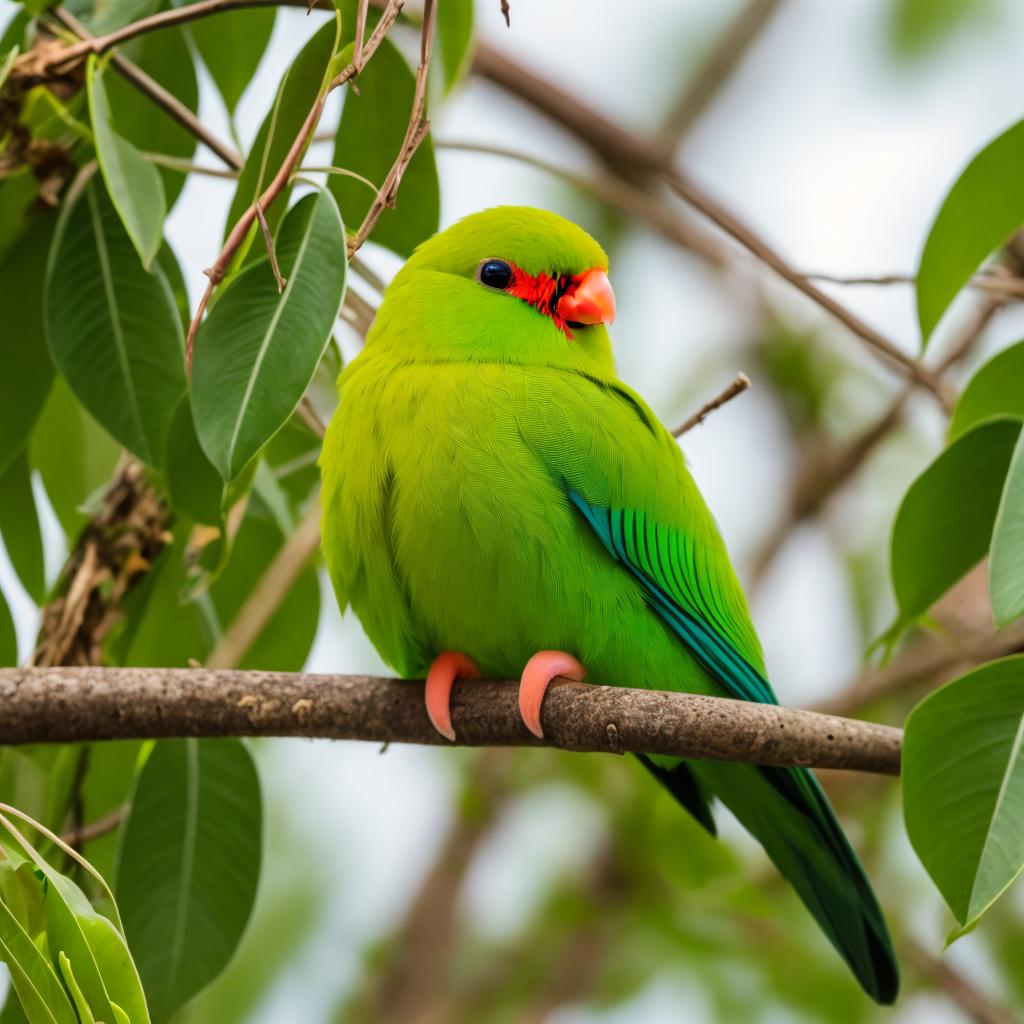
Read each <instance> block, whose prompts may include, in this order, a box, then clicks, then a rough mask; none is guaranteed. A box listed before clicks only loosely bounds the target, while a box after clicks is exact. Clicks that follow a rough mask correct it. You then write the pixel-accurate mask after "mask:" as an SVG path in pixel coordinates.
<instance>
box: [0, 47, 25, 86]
mask: <svg viewBox="0 0 1024 1024" xmlns="http://www.w3.org/2000/svg"><path fill="white" fill-rule="evenodd" d="M20 52H21V48H20V47H18V46H15V47H12V48H11V49H10V50H9V51H8V52H7V53H6V54H4V56H3V57H0V86H3V84H4V82H6V81H7V76H8V75H9V74H10V73H11V68H12V67H14V62H15V61H16V60H17V59H18V54H19V53H20Z"/></svg>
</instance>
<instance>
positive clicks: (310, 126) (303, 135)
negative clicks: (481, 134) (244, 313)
mask: <svg viewBox="0 0 1024 1024" xmlns="http://www.w3.org/2000/svg"><path fill="white" fill-rule="evenodd" d="M402 5H403V0H389V3H388V5H387V7H386V8H385V9H384V12H383V13H382V14H381V16H380V21H378V22H377V26H376V28H374V30H373V32H372V34H371V35H370V38H369V39H368V40H367V42H366V46H365V48H364V51H363V63H364V64H365V63H366V61H368V60H369V59H370V58H371V57H372V56H373V54H374V53H376V52H377V48H378V47H379V46H380V44H381V43H382V42H383V41H384V37H385V36H386V35H387V33H388V30H389V29H390V28H391V26H392V25H393V24H394V22H395V19H396V18H397V17H398V13H399V11H401V9H402ZM359 70H360V69H359V68H358V67H356V65H355V63H354V62H352V63H350V64H349V65H348V66H347V67H345V68H344V69H343V70H342V71H341V72H339V73H338V74H337V75H335V77H334V78H333V79H331V81H330V82H328V84H327V87H326V88H325V89H323V90H322V91H321V92H320V94H319V95H318V96H317V98H316V101H315V102H314V104H313V106H312V107H311V108H310V111H309V113H308V114H307V115H306V119H305V120H304V121H303V123H302V127H301V128H300V129H299V131H298V134H297V135H296V136H295V139H294V141H293V142H292V144H291V147H290V148H289V150H288V152H287V154H286V155H285V158H284V160H282V161H281V166H280V167H279V168H278V169H277V173H276V174H275V175H274V177H273V178H272V179H271V182H270V184H269V185H267V187H266V188H265V189H264V190H263V192H262V194H260V195H259V196H257V197H256V199H254V200H253V201H252V203H250V204H249V206H248V207H247V208H246V210H245V212H244V213H243V214H242V215H241V217H239V218H238V220H237V221H236V222H235V225H234V227H232V229H231V231H230V232H229V233H228V237H227V240H226V241H225V242H224V246H223V248H222V249H221V251H220V255H219V256H218V257H217V259H216V260H215V261H214V263H213V266H211V267H210V268H209V269H208V270H207V271H206V276H207V278H208V280H207V284H206V288H205V289H204V291H203V295H202V298H201V299H200V300H199V306H198V308H197V309H196V312H195V315H194V316H193V317H192V322H191V323H190V324H189V328H188V339H187V342H186V346H185V362H186V365H187V366H189V367H191V364H192V348H193V346H194V344H195V338H196V332H197V331H198V330H199V324H200V321H201V320H202V317H203V313H204V312H205V310H206V307H207V305H208V304H209V301H210V298H211V296H212V295H213V290H214V288H216V287H217V285H218V284H220V282H221V281H222V280H223V278H224V275H225V273H226V272H227V269H228V267H229V266H230V265H231V261H232V259H233V258H234V256H235V253H236V252H238V249H239V247H240V246H241V245H242V243H243V242H244V241H245V238H246V236H247V235H248V234H249V229H250V228H251V227H252V225H253V224H254V223H255V221H256V217H257V210H258V209H261V208H262V209H263V210H267V209H269V207H270V205H271V204H272V203H273V202H274V200H275V199H276V198H277V197H278V196H279V195H280V194H281V192H282V191H283V190H284V188H285V186H286V185H287V184H288V182H289V180H290V179H291V176H292V174H293V173H294V172H295V170H296V168H297V167H298V166H299V162H300V161H301V159H302V154H303V153H304V152H305V151H306V147H307V145H308V144H309V141H310V140H311V139H312V138H313V135H314V133H315V132H316V127H317V125H318V124H319V122H320V115H321V114H322V113H323V109H324V103H325V102H326V100H327V96H328V95H329V94H330V93H331V92H333V91H334V90H335V89H337V88H339V87H340V86H342V85H344V84H345V83H346V82H348V81H350V80H351V79H352V78H353V77H355V75H356V74H357V73H358V72H359Z"/></svg>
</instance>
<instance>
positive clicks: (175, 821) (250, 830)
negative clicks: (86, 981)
mask: <svg viewBox="0 0 1024 1024" xmlns="http://www.w3.org/2000/svg"><path fill="white" fill-rule="evenodd" d="M261 832H262V810H261V805H260V787H259V779H258V777H257V775H256V768H255V765H254V764H253V762H252V757H251V756H250V754H249V751H248V750H247V749H246V747H245V745H244V744H243V743H242V742H241V741H240V740H235V739H224V740H196V739H186V740H164V741H162V742H160V743H158V744H157V745H156V747H155V748H154V749H153V752H152V753H151V754H150V756H149V758H148V759H147V761H146V764H145V765H144V767H143V769H142V772H141V774H140V776H139V780H138V785H137V787H136V789H135V794H134V797H133V799H132V809H131V813H130V814H129V816H128V820H127V822H126V823H125V826H124V830H123V833H122V841H121V847H120V853H119V858H118V873H117V894H118V899H119V900H120V902H121V909H122V913H123V915H124V922H125V930H126V934H127V935H128V941H129V944H130V946H131V949H132V951H133V953H134V954H135V957H136V960H137V962H138V965H139V971H140V973H141V975H142V977H143V978H144V979H145V987H146V992H147V993H148V995H149V1001H150V1006H151V1012H152V1015H153V1020H154V1021H155V1022H156V1024H161V1022H163V1021H167V1020H169V1019H170V1018H171V1017H172V1016H173V1015H174V1014H175V1013H176V1012H177V1010H178V1009H180V1007H181V1006H183V1005H184V1004H185V1003H186V1002H188V1000H189V999H191V998H192V996H194V995H195V994H196V993H197V992H198V991H199V990H200V989H202V988H203V987H205V986H206V985H208V984H209V983H210V981H212V980H213V978H215V977H216V976H217V975H218V974H219V973H220V972H221V971H222V970H223V969H224V967H225V966H226V965H227V963H228V961H229V960H230V959H231V956H232V954H233V953H234V951H235V948H236V947H237V945H238V942H239V940H240V939H241V936H242V932H243V931H244V929H245V926H246V922H247V921H248V920H249V914H250V912H251V910H252V905H253V900H254V899H255V896H256V884H257V881H258V879H259V870H260V851H261V842H262V838H261Z"/></svg>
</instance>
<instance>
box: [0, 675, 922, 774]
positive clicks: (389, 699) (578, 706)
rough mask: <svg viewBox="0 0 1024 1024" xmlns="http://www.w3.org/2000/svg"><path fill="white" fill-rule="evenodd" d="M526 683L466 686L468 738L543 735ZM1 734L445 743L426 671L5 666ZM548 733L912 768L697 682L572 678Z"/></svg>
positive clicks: (565, 745) (70, 739)
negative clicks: (523, 704)
mask: <svg viewBox="0 0 1024 1024" xmlns="http://www.w3.org/2000/svg"><path fill="white" fill-rule="evenodd" d="M517 694H518V684H517V683H513V682H477V681H474V682H471V683H465V684H457V685H456V687H455V690H454V695H453V700H452V720H453V722H454V724H455V731H456V733H457V735H458V737H459V740H458V742H459V743H461V744H464V745H467V746H537V745H540V743H539V741H538V740H536V739H535V738H534V737H533V736H532V735H531V733H530V732H529V731H528V730H527V728H526V726H525V725H523V723H522V721H521V719H520V717H519V713H518V710H517V708H518V703H517ZM0 708H2V712H0V744H21V743H74V742H80V741H88V740H111V739H129V738H136V739H160V738H165V737H170V736H305V737H308V738H313V737H319V738H324V739H350V740H371V741H374V742H378V743H381V742H384V743H443V742H445V741H444V740H443V739H442V738H441V736H440V735H439V734H438V733H437V732H436V731H435V730H434V728H433V726H431V724H430V721H429V719H428V718H427V713H426V709H425V707H424V702H423V684H422V682H412V681H405V680H398V679H379V678H374V677H371V676H311V675H302V674H292V673H282V672H239V671H227V670H222V671H217V670H212V669H199V668H196V669H164V668H97V667H87V668H75V669H63V668H53V669H39V668H24V669H0ZM543 722H544V728H545V731H546V733H547V738H546V740H545V741H544V744H543V745H546V746H551V747H561V748H562V749H564V750H576V751H605V752H609V753H616V754H618V753H623V752H637V753H648V754H669V755H676V756H679V757H695V758H712V759H717V760H731V761H746V762H751V763H755V764H768V765H807V766H810V767H821V768H848V769H852V770H857V771H867V772H880V773H883V774H888V775H894V774H898V772H899V761H900V748H901V744H902V733H901V731H900V730H899V729H893V728H890V727H889V726H883V725H875V724H872V723H870V722H860V721H854V720H852V719H845V718H836V717H833V716H829V715H819V714H816V713H815V712H812V711H798V710H795V709H793V708H781V707H777V706H775V705H765V704H753V703H748V702H746V701H737V700H727V699H725V698H722V697H704V696H700V695H697V694H688V693H664V692H660V691H657V690H633V689H626V688H623V687H618V686H591V685H588V684H585V683H571V682H568V681H564V682H560V683H558V684H557V685H555V686H552V688H551V690H550V691H549V693H548V696H547V698H546V699H545V703H544V716H543Z"/></svg>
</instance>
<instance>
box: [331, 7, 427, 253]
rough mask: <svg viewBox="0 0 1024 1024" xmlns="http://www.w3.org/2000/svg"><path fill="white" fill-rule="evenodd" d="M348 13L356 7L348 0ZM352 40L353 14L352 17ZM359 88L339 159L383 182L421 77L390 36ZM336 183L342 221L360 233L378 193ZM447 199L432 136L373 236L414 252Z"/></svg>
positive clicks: (346, 118) (349, 96)
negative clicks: (443, 198)
mask: <svg viewBox="0 0 1024 1024" xmlns="http://www.w3.org/2000/svg"><path fill="white" fill-rule="evenodd" d="M343 9H344V10H345V11H347V12H349V11H351V10H354V5H352V4H345V5H344V7H343ZM344 24H345V32H346V35H345V40H346V41H350V40H351V32H349V29H350V28H351V26H353V25H354V24H355V19H354V16H348V18H347V20H346V21H345V23H344ZM358 85H359V92H358V94H357V93H356V92H355V91H354V90H353V89H352V88H351V87H349V88H348V90H347V92H346V95H345V106H344V109H343V110H342V112H341V123H340V124H339V125H338V133H337V135H336V136H335V143H334V156H333V158H332V161H331V162H332V163H333V164H334V165H335V166H338V167H345V168H347V169H348V170H350V171H355V172H356V173H357V174H361V175H362V176H363V177H364V178H368V179H369V180H370V181H372V182H373V184H374V185H376V186H377V187H378V188H380V186H381V185H382V184H383V182H384V179H385V178H386V177H387V174H388V171H390V170H391V165H392V164H393V163H394V162H395V158H396V157H397V156H398V153H399V150H400V149H401V148H402V142H403V140H404V138H405V130H406V127H407V125H408V122H409V114H410V112H411V111H412V100H413V94H414V92H415V76H414V75H413V73H412V71H411V70H410V69H409V65H408V64H406V62H405V58H404V57H403V56H402V55H401V54H400V53H399V52H398V50H397V49H395V46H394V44H392V43H391V42H389V41H388V40H387V39H385V40H384V42H383V43H382V44H381V46H380V48H379V49H378V50H377V52H376V53H375V54H374V55H373V59H372V60H371V61H370V62H369V63H368V64H367V65H366V67H365V68H363V70H362V71H361V72H360V74H359V81H358ZM329 187H330V190H331V192H332V193H333V194H334V198H335V199H337V200H338V207H339V208H340V210H341V216H342V219H343V220H344V221H345V223H346V224H347V225H348V226H349V227H350V228H351V229H352V230H353V231H354V230H356V229H357V228H358V227H359V225H360V224H361V223H362V221H363V218H364V217H365V216H366V214H367V212H368V211H369V209H370V205H371V204H372V202H373V200H374V195H375V193H374V192H372V191H371V190H370V189H369V188H367V187H366V185H365V184H364V183H363V182H361V181H358V180H356V179H355V178H351V177H348V176H347V175H340V174H333V175H331V178H330V182H329ZM440 211H441V198H440V190H439V186H438V181H437V165H436V163H435V161H434V146H433V143H432V142H431V140H430V136H429V135H428V136H427V137H426V138H425V139H424V140H423V142H422V143H421V145H420V147H419V149H417V150H416V153H415V155H414V156H413V158H412V160H411V161H410V163H409V166H408V167H407V168H406V171H405V174H404V175H403V176H402V184H401V187H400V189H399V191H398V201H397V205H396V207H395V209H393V210H384V212H383V213H382V214H381V216H380V220H378V221H377V226H376V227H375V228H374V229H373V231H372V232H371V234H370V239H371V240H372V241H374V242H377V243H378V244H379V245H384V246H387V248H389V249H392V250H393V251H394V252H396V253H398V254H399V255H400V256H409V255H411V254H412V251H413V249H415V248H416V246H417V245H419V243H420V242H422V241H424V240H425V239H427V238H429V237H430V236H431V235H433V234H434V233H435V232H436V231H437V229H438V225H439V223H440Z"/></svg>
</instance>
